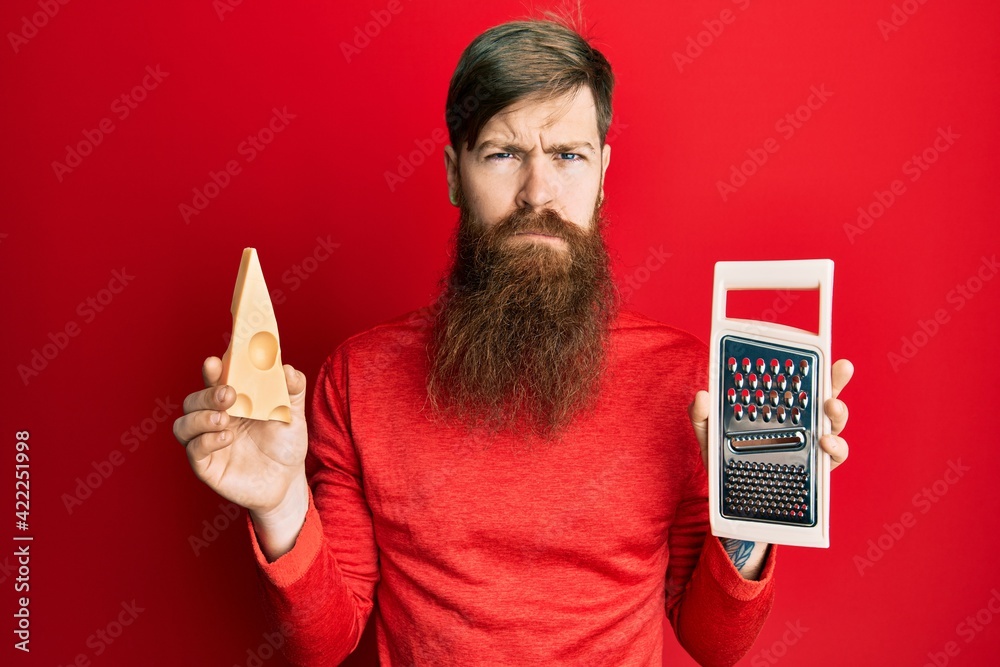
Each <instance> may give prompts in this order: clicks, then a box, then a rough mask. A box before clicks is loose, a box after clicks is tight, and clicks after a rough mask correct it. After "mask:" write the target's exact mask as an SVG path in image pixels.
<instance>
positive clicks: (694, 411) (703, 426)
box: [688, 390, 709, 459]
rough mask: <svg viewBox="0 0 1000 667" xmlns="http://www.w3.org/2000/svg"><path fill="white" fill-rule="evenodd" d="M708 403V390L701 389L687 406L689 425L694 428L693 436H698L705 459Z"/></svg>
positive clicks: (706, 452) (706, 451)
mask: <svg viewBox="0 0 1000 667" xmlns="http://www.w3.org/2000/svg"><path fill="white" fill-rule="evenodd" d="M708 403H709V397H708V392H707V391H704V390H703V391H699V392H698V393H696V394H695V395H694V400H693V401H691V405H689V406H688V416H689V417H690V418H691V427H692V428H693V429H694V435H695V437H696V438H698V445H699V446H700V447H701V455H702V458H703V459H707V454H708V408H709V406H708Z"/></svg>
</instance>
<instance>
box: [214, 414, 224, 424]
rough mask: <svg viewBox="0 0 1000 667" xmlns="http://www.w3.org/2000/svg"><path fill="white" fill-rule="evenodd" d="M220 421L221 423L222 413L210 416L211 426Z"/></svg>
mask: <svg viewBox="0 0 1000 667" xmlns="http://www.w3.org/2000/svg"><path fill="white" fill-rule="evenodd" d="M221 421H222V413H221V412H216V413H214V414H213V415H212V423H213V424H218V423H219V422H221Z"/></svg>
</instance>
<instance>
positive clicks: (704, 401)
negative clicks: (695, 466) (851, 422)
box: [688, 359, 854, 470]
mask: <svg viewBox="0 0 1000 667" xmlns="http://www.w3.org/2000/svg"><path fill="white" fill-rule="evenodd" d="M853 375H854V364H852V363H851V362H850V361H848V360H847V359H840V360H838V361H837V362H836V363H835V364H833V367H832V368H831V369H830V383H831V384H832V385H833V387H832V391H831V392H830V397H829V398H827V399H826V403H825V404H824V405H823V411H824V412H825V413H826V416H827V417H829V418H830V427H831V432H830V433H828V434H827V435H824V436H823V437H822V438H820V441H819V445H820V447H822V448H823V451H825V452H826V453H827V454H829V455H830V463H831V465H830V469H831V470H833V469H834V468H836V467H837V466H839V465H840V464H841V463H843V462H844V461H846V460H847V454H848V449H849V448H848V446H847V441H846V440H844V439H843V438H841V437H840V432H841V431H843V430H844V427H845V426H846V425H847V404H846V403H844V402H843V401H842V400H840V399H839V398H837V396H839V395H840V392H841V390H842V389H843V388H844V387H845V386H847V383H848V382H850V381H851V376H853ZM710 407H711V406H710V405H709V398H708V392H707V391H699V392H698V393H697V394H695V396H694V401H692V402H691V405H690V406H689V407H688V414H689V415H690V416H691V426H692V427H694V434H695V436H696V437H697V438H698V444H699V445H700V446H701V460H702V461H703V462H704V463H705V468H706V469H708V411H709V409H710Z"/></svg>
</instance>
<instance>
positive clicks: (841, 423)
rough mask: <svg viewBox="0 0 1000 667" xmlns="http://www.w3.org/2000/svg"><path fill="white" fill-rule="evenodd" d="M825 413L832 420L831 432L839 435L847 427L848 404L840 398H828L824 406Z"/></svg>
mask: <svg viewBox="0 0 1000 667" xmlns="http://www.w3.org/2000/svg"><path fill="white" fill-rule="evenodd" d="M823 411H824V412H826V416H827V417H829V418H830V431H831V432H832V433H833V434H834V435H837V434H838V433H840V432H841V431H843V430H844V427H845V426H847V403H844V402H843V401H842V400H840V399H839V398H828V399H826V403H825V404H824V405H823Z"/></svg>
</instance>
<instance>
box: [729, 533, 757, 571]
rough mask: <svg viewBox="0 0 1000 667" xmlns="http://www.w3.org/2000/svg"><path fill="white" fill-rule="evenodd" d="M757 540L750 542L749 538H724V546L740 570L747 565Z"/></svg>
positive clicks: (730, 558)
mask: <svg viewBox="0 0 1000 667" xmlns="http://www.w3.org/2000/svg"><path fill="white" fill-rule="evenodd" d="M754 544H756V542H750V541H748V540H736V539H729V538H724V539H723V540H722V546H723V548H724V549H725V550H726V553H727V554H729V560H731V561H733V565H735V566H736V569H737V570H739V569H740V568H742V567H743V566H744V565H746V562H747V560H748V559H749V558H750V553H751V552H752V551H753V547H754Z"/></svg>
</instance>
